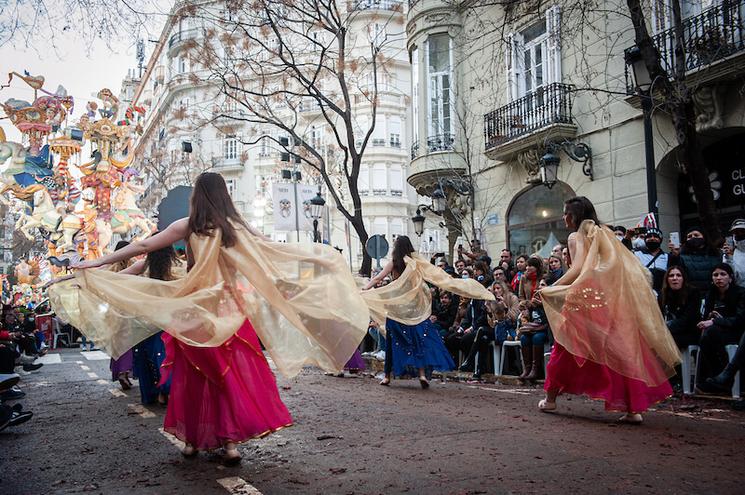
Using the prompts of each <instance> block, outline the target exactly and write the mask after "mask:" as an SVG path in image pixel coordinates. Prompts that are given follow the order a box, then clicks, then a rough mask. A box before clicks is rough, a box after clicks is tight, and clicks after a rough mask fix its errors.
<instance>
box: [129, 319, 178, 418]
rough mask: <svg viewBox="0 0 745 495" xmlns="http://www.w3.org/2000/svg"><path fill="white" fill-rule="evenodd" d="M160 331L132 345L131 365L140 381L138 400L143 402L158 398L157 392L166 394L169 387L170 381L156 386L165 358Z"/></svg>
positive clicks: (150, 401)
mask: <svg viewBox="0 0 745 495" xmlns="http://www.w3.org/2000/svg"><path fill="white" fill-rule="evenodd" d="M162 333H163V332H158V333H156V334H155V335H151V336H150V337H148V338H146V339H145V340H143V341H142V342H140V343H139V344H137V345H136V346H134V347H133V352H132V354H133V356H132V358H133V359H132V364H133V366H132V367H133V369H134V373H135V376H136V377H137V380H138V381H139V382H140V400H141V401H142V403H143V404H152V403H154V402H155V401H157V400H158V394H161V393H163V394H168V389H169V388H170V383H166V384H165V385H164V386H162V387H160V386H158V382H160V365H161V364H163V361H164V360H165V358H166V348H165V345H164V344H163V340H162V339H161V338H160V334H162ZM169 382H170V380H169Z"/></svg>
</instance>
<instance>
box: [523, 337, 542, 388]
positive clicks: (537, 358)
mask: <svg viewBox="0 0 745 495" xmlns="http://www.w3.org/2000/svg"><path fill="white" fill-rule="evenodd" d="M542 370H543V346H542V345H534V346H533V369H531V370H530V373H529V374H528V376H526V377H525V379H526V380H531V381H532V380H535V379H537V378H538V376H539V375H540V373H541V371H542Z"/></svg>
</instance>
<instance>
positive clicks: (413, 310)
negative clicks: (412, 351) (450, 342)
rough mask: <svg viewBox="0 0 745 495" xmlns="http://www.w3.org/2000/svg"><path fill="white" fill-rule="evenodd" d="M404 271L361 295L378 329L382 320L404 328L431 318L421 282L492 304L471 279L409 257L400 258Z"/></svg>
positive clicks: (427, 292)
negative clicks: (389, 320) (387, 319)
mask: <svg viewBox="0 0 745 495" xmlns="http://www.w3.org/2000/svg"><path fill="white" fill-rule="evenodd" d="M404 261H405V262H406V269H404V272H403V273H402V274H401V276H400V277H398V278H397V279H396V280H394V281H393V282H392V283H390V284H388V285H385V286H383V287H379V288H377V289H371V290H367V291H364V292H363V293H362V297H363V298H364V300H365V303H367V306H368V307H369V308H370V316H371V317H372V319H373V320H375V321H376V322H377V323H378V324H379V325H380V327H381V328H384V326H385V320H386V318H390V319H392V320H395V321H397V322H399V323H403V324H404V325H416V324H418V323H421V322H422V321H424V320H426V319H427V318H429V316H430V315H431V314H432V295H431V292H430V289H429V287H428V286H427V284H426V283H425V282H429V283H430V284H432V285H436V286H437V287H439V288H440V289H443V290H446V291H449V292H452V293H454V294H458V295H459V296H463V297H468V298H471V299H486V300H491V301H493V300H494V294H492V293H491V292H489V291H488V290H486V289H485V288H484V286H482V285H481V284H480V283H478V282H477V281H475V280H473V279H469V280H463V279H459V278H453V277H451V276H450V275H448V274H447V273H445V271H443V270H442V269H440V268H438V267H436V266H434V265H432V264H431V263H429V262H428V261H426V260H424V259H423V258H421V257H420V256H419V255H417V254H415V253H412V254H411V256H407V257H406V258H404Z"/></svg>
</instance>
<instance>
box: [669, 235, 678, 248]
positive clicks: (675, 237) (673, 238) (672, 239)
mask: <svg viewBox="0 0 745 495" xmlns="http://www.w3.org/2000/svg"><path fill="white" fill-rule="evenodd" d="M670 242H672V243H673V247H674V248H675V249H680V232H670Z"/></svg>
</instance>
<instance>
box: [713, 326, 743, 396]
mask: <svg viewBox="0 0 745 495" xmlns="http://www.w3.org/2000/svg"><path fill="white" fill-rule="evenodd" d="M743 370H745V333H743V335H742V337H740V342H738V343H737V352H735V355H734V356H732V359H731V360H730V361H729V363H727V366H725V368H724V370H723V371H722V372H721V373H719V374H718V375H717V376H715V377H714V378H707V379H706V384H707V386H709V387H711V389H712V390H717V391H719V392H724V393H728V392H729V391H730V390H732V385H733V382H734V380H735V375H736V374H737V373H738V372H739V371H743ZM732 407H733V408H734V409H735V410H738V411H745V399H740V400H738V401H736V402H735V403H734V404H732Z"/></svg>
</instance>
